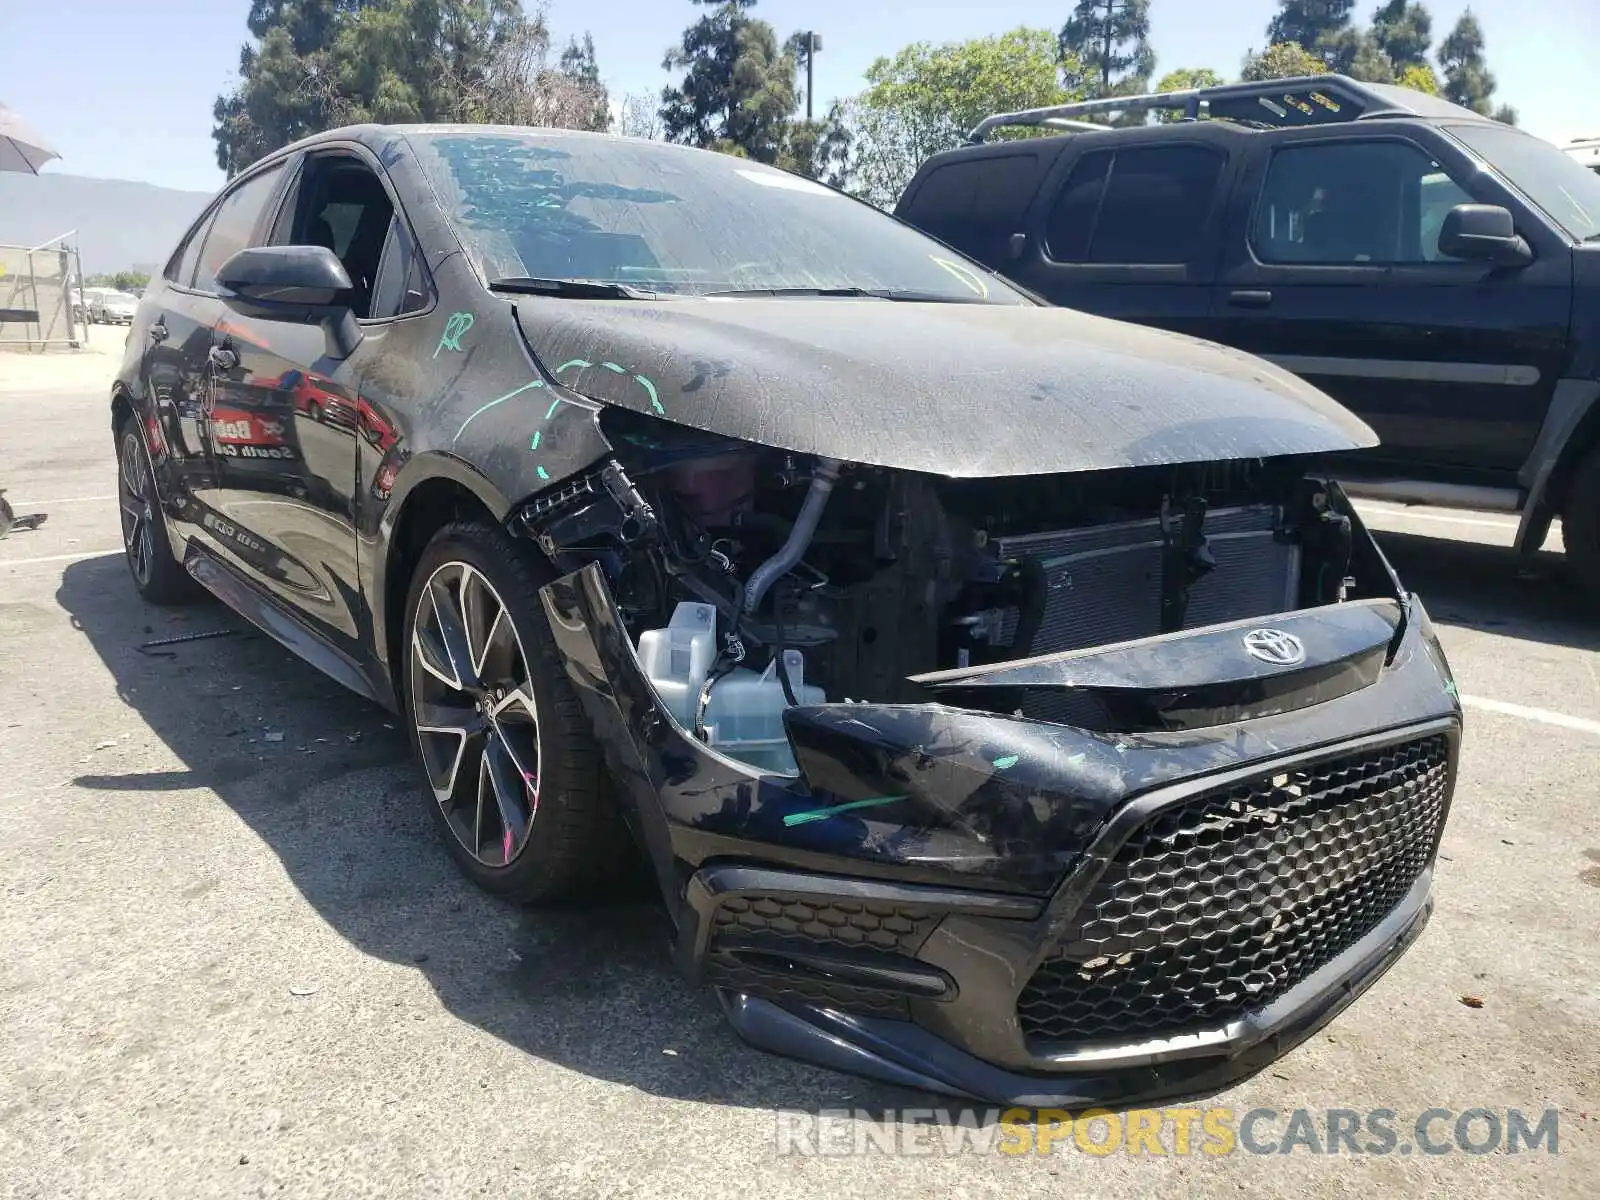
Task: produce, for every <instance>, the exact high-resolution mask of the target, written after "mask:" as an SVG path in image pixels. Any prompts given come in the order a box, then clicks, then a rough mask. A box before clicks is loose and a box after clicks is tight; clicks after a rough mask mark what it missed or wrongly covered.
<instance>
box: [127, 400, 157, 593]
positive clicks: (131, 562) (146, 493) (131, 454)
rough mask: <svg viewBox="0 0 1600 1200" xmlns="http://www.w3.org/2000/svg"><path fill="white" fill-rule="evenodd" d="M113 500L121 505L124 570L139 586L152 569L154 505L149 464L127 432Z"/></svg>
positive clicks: (146, 581) (134, 435)
mask: <svg viewBox="0 0 1600 1200" xmlns="http://www.w3.org/2000/svg"><path fill="white" fill-rule="evenodd" d="M117 485H118V486H117V493H118V495H117V499H118V501H119V502H120V503H121V505H122V548H123V550H124V551H125V552H126V553H127V555H128V569H129V570H131V571H132V572H133V577H134V579H136V580H137V581H138V583H139V586H141V587H146V586H148V585H149V583H150V573H151V571H152V570H154V568H155V554H156V543H155V516H156V514H155V506H154V504H153V503H152V501H151V497H152V496H153V495H154V489H153V487H152V486H151V478H150V465H149V462H148V461H147V459H146V458H145V453H144V447H143V446H141V445H140V444H139V435H138V434H137V433H135V432H132V431H129V432H128V433H127V434H125V435H124V436H123V439H122V453H121V455H119V456H118V464H117Z"/></svg>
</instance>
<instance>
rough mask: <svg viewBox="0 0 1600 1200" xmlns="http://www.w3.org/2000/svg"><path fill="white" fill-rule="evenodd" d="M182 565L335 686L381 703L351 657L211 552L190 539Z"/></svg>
mask: <svg viewBox="0 0 1600 1200" xmlns="http://www.w3.org/2000/svg"><path fill="white" fill-rule="evenodd" d="M183 567H184V570H186V571H188V572H189V574H190V575H192V576H194V578H195V579H196V580H197V581H199V583H200V585H201V586H202V587H204V588H205V589H206V590H207V591H208V592H210V593H211V594H212V595H214V596H216V598H217V599H218V600H221V601H222V602H223V603H224V604H226V605H227V606H228V607H229V608H231V609H233V611H234V612H236V613H238V614H239V615H240V616H242V617H243V618H244V619H245V620H247V621H249V622H250V623H251V624H252V625H254V626H255V627H256V628H257V629H260V630H261V631H262V632H263V633H265V634H267V635H268V636H269V637H271V638H272V639H273V640H275V641H277V642H279V643H280V644H281V645H283V646H284V647H286V648H287V649H289V650H291V651H293V652H294V653H295V654H297V655H299V656H300V657H301V658H302V659H304V660H305V661H306V662H308V663H310V664H311V665H312V666H313V667H315V668H317V670H319V671H321V672H322V673H323V674H324V675H326V676H328V677H329V678H330V679H332V680H333V681H334V682H336V683H340V684H343V685H344V686H345V687H347V688H349V689H350V690H351V691H352V692H354V693H355V694H356V695H358V696H360V697H362V698H363V699H366V700H371V701H372V702H373V703H374V704H380V705H381V704H384V701H383V700H381V699H380V698H379V692H378V690H377V689H376V688H375V687H374V686H373V683H372V681H371V680H370V679H369V678H368V677H367V674H366V672H365V671H363V670H362V669H361V667H360V666H359V665H358V664H357V663H356V662H355V661H354V660H353V659H352V658H350V656H349V655H347V654H345V653H344V652H343V651H341V650H339V649H337V648H335V647H334V646H331V645H329V644H328V643H327V642H326V641H325V640H323V639H322V638H321V637H318V636H317V635H316V634H315V633H312V632H311V630H309V629H307V628H306V627H305V626H304V625H302V624H301V623H300V622H299V621H298V620H296V619H295V618H294V616H292V615H291V614H290V613H288V612H286V611H285V610H284V609H283V607H282V606H281V605H279V604H278V603H277V601H275V600H273V599H272V598H271V597H269V596H267V595H266V594H265V593H264V592H262V591H261V589H260V588H258V587H256V585H255V584H253V583H251V582H250V581H249V580H248V579H245V578H244V577H243V576H242V575H240V574H239V573H238V572H237V571H235V570H234V569H233V568H232V567H230V566H229V565H228V564H227V563H226V562H224V561H223V560H222V559H220V558H218V557H217V556H216V555H214V554H212V553H211V552H210V551H209V550H208V549H207V548H206V547H205V546H204V545H203V544H202V543H201V542H200V540H199V539H198V538H190V539H189V548H188V551H187V553H185V555H184V558H183ZM385 707H389V706H388V705H385Z"/></svg>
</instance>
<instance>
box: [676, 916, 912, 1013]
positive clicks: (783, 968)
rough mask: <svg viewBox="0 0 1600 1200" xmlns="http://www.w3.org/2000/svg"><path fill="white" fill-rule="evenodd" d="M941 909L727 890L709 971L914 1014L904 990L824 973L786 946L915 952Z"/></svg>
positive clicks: (740, 985)
mask: <svg viewBox="0 0 1600 1200" xmlns="http://www.w3.org/2000/svg"><path fill="white" fill-rule="evenodd" d="M942 915H943V914H941V913H937V912H923V911H920V910H917V909H911V908H905V907H902V906H900V905H896V904H886V903H882V902H879V901H855V900H845V899H837V900H824V899H811V900H796V899H793V898H791V897H787V896H768V895H753V894H745V895H738V896H729V897H728V898H727V899H726V900H724V901H723V902H722V903H721V904H719V905H718V906H717V910H716V914H715V916H714V918H713V921H712V933H711V942H710V945H709V946H708V947H707V950H706V959H705V965H704V972H705V978H706V980H707V981H708V982H710V983H712V984H714V985H715V986H717V987H725V988H729V989H731V990H733V991H736V992H744V993H746V994H748V995H752V996H761V997H764V998H766V999H769V1000H778V1001H785V1000H802V1001H806V1002H808V1003H811V1004H816V1005H821V1006H822V1007H825V1008H837V1009H841V1010H843V1011H845V1012H853V1013H861V1014H865V1015H868V1016H880V1017H898V1018H901V1019H904V1018H906V1017H907V1016H908V1013H907V1011H906V1001H905V997H904V996H902V995H898V994H891V993H887V992H882V991H878V990H876V989H873V988H868V987H862V986H858V985H853V984H849V983H843V982H840V981H838V980H834V979H827V978H819V977H818V976H817V975H815V974H814V973H811V972H810V971H808V970H807V969H805V968H796V967H793V966H791V965H788V964H787V963H786V962H785V959H784V956H785V953H786V952H793V953H797V954H810V955H821V956H823V957H826V956H828V955H830V954H832V955H839V954H844V955H850V954H856V953H860V952H862V951H877V952H879V953H880V954H884V955H891V954H892V955H903V956H905V957H906V958H913V957H915V956H916V953H917V951H918V950H919V949H920V948H921V947H922V943H923V942H924V941H926V940H927V937H928V934H930V933H932V932H933V927H934V926H935V925H937V924H938V923H939V920H940V917H941V916H942Z"/></svg>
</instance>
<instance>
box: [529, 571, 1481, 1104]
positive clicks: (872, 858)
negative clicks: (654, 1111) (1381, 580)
mask: <svg viewBox="0 0 1600 1200" xmlns="http://www.w3.org/2000/svg"><path fill="white" fill-rule="evenodd" d="M543 599H544V602H545V608H546V613H547V616H548V617H549V619H550V625H551V629H552V631H553V633H554V635H555V637H556V640H557V644H558V646H559V648H560V650H561V652H562V654H563V656H564V658H565V660H566V665H567V670H568V674H569V677H570V679H571V680H572V682H573V683H574V685H575V687H576V688H577V691H578V693H579V695H580V696H581V698H582V699H583V702H584V704H585V707H586V710H587V712H588V713H589V716H590V718H591V720H592V722H593V724H594V727H595V732H596V735H597V737H598V738H599V740H600V741H601V743H602V745H603V746H604V747H605V749H606V752H607V757H608V762H609V765H610V767H611V770H612V773H613V775H614V777H615V778H616V780H617V781H618V783H619V784H620V785H621V790H622V791H623V793H624V809H625V813H626V815H627V816H628V818H629V821H630V824H632V826H633V828H634V830H635V832H636V834H637V835H638V837H639V838H640V841H641V843H642V844H643V846H644V847H645V849H646V851H647V853H648V856H649V859H650V861H651V864H652V866H653V868H654V870H655V872H656V875H657V879H658V882H659V883H660V886H661V889H662V893H663V895H664V896H665V897H666V898H667V901H668V905H669V908H670V909H671V910H672V911H673V913H674V916H675V918H676V920H677V923H678V941H677V953H678V956H679V960H680V965H681V966H682V968H683V969H684V970H685V972H686V973H687V974H688V975H689V976H690V977H691V978H694V979H697V980H701V981H704V982H707V983H710V984H712V985H714V986H715V987H717V988H718V990H719V993H720V994H721V995H722V997H723V1000H724V1004H725V1007H726V1009H727V1011H728V1014H729V1016H730V1019H731V1020H732V1021H733V1023H734V1025H735V1027H736V1028H737V1029H738V1030H739V1032H740V1033H741V1035H742V1036H744V1037H745V1038H746V1039H747V1040H749V1041H751V1042H753V1043H754V1044H757V1045H760V1046H762V1047H765V1048H767V1049H770V1050H774V1051H777V1052H779V1053H785V1054H790V1055H794V1056H796V1057H801V1058H805V1059H808V1060H811V1061H816V1062H819V1063H823V1064H826V1065H830V1066H834V1067H837V1068H840V1069H843V1070H849V1071H854V1072H857V1073H861V1074H866V1075H871V1076H874V1077H877V1078H881V1079H885V1080H889V1081H891V1082H895V1083H899V1084H904V1085H908V1086H914V1087H921V1088H929V1089H933V1090H938V1091H943V1092H948V1093H951V1094H955V1095H960V1096H965V1097H970V1098H975V1099H980V1100H985V1101H991V1102H999V1103H1006V1104H1018V1105H1040V1106H1046V1105H1048V1106H1052V1107H1075V1106H1081V1105H1086V1104H1098V1103H1105V1104H1109V1103H1128V1102H1131V1101H1134V1100H1156V1099H1162V1098H1170V1097H1176V1096H1182V1095H1197V1094H1201V1093H1205V1092H1212V1091H1216V1090H1218V1089H1220V1088H1222V1087H1226V1086H1228V1085H1229V1084H1231V1083H1233V1082H1236V1081H1237V1080H1239V1079H1241V1078H1244V1077H1246V1076H1248V1075H1250V1074H1252V1073H1254V1072H1255V1071H1257V1070H1259V1069H1260V1068H1261V1067H1262V1066H1264V1065H1266V1064H1267V1063H1269V1062H1271V1061H1272V1060H1273V1059H1275V1058H1276V1057H1278V1056H1279V1055H1281V1054H1283V1053H1284V1052H1285V1051H1287V1050H1288V1049H1289V1048H1290V1047H1292V1046H1293V1045H1295V1044H1297V1043H1298V1042H1299V1041H1300V1040H1302V1039H1303V1038H1305V1037H1306V1036H1308V1035H1309V1034H1310V1033H1312V1032H1314V1031H1315V1029H1316V1028H1318V1027H1319V1026H1320V1025H1322V1024H1324V1023H1325V1022H1326V1021H1328V1020H1330V1019H1331V1018H1332V1017H1333V1016H1334V1015H1335V1014H1336V1013H1337V1012H1338V1011H1340V1009H1342V1008H1343V1007H1344V1006H1345V1005H1347V1004H1348V1003H1350V1002H1351V1000H1352V999H1354V997H1355V996H1356V995H1358V994H1359V993H1360V992H1361V991H1362V990H1363V989H1364V988H1365V987H1367V986H1368V985H1369V984H1370V983H1371V982H1372V981H1373V980H1374V979H1376V978H1377V976H1378V975H1380V974H1381V973H1382V972H1383V971H1384V970H1385V969H1386V968H1387V967H1388V966H1389V965H1390V964H1391V963H1392V962H1393V961H1394V960H1395V959H1396V958H1397V957H1398V956H1399V955H1400V954H1401V953H1402V952H1403V951H1404V950H1405V948H1406V947H1407V946H1408V945H1409V944H1410V943H1411V941H1412V940H1413V939H1414V938H1415V937H1416V936H1417V934H1418V933H1419V932H1420V930H1421V929H1422V927H1423V925H1424V924H1425V923H1426V920H1427V918H1428V914H1429V912H1430V908H1431V902H1430V899H1429V893H1430V886H1431V879H1432V864H1433V861H1434V858H1435V855H1436V852H1437V846H1438V839H1439V836H1440V833H1441V831H1442V829H1443V825H1444V820H1445V817H1446V814H1447V810H1448V803H1449V797H1450V794H1451V792H1452V791H1453V787H1454V778H1455V763H1456V757H1457V747H1458V742H1459V730H1460V708H1459V705H1458V703H1457V701H1456V698H1455V695H1454V689H1453V685H1452V684H1451V683H1450V680H1449V675H1448V667H1447V666H1446V665H1445V662H1444V659H1443V656H1442V654H1441V653H1440V652H1439V649H1438V646H1437V642H1436V641H1435V640H1434V639H1433V637H1432V633H1431V629H1430V628H1429V626H1428V622H1427V618H1426V614H1425V613H1424V612H1423V610H1422V608H1421V605H1420V604H1418V603H1416V602H1415V601H1414V600H1413V601H1412V602H1411V603H1410V604H1409V606H1408V611H1407V616H1408V619H1407V620H1406V621H1405V623H1404V627H1403V629H1402V630H1401V631H1400V632H1399V633H1398V634H1397V636H1396V641H1395V644H1394V645H1393V647H1392V648H1391V651H1390V652H1389V654H1388V655H1387V661H1386V662H1385V663H1384V665H1383V667H1382V669H1381V671H1378V672H1377V673H1376V677H1375V678H1374V679H1373V681H1372V682H1371V683H1370V684H1367V685H1366V686H1361V687H1359V688H1357V689H1355V690H1351V691H1347V692H1344V693H1343V694H1337V695H1334V696H1333V698H1331V699H1320V698H1319V699H1317V700H1316V701H1315V702H1308V703H1307V704H1306V705H1305V706H1304V707H1299V708H1296V709H1294V710H1293V711H1288V712H1276V713H1274V714H1273V715H1270V716H1262V717H1259V718H1255V719H1247V720H1239V721H1234V722H1231V723H1226V724H1218V725H1216V726H1214V727H1209V728H1183V729H1178V730H1166V731H1160V732H1144V733H1123V734H1107V733H1093V732H1090V731H1087V730H1083V729H1077V728H1073V727H1069V726H1062V725H1050V724H1044V723H1040V722H1034V721H1028V720H1022V719H1018V718H1012V717H1002V716H997V715H994V714H992V713H986V712H971V711H965V710H961V709H956V708H951V707H948V706H944V705H920V706H882V705H849V706H842V705H836V706H825V707H823V708H818V709H811V710H804V712H800V711H797V713H796V716H797V720H796V721H795V722H792V723H791V738H792V740H794V741H795V744H796V750H797V754H798V757H799V759H800V761H801V764H802V769H803V771H804V772H805V775H804V776H803V777H802V778H801V779H795V780H790V779H782V778H776V777H772V776H762V775H760V774H759V773H757V772H755V771H753V770H751V769H749V768H747V767H745V766H743V765H742V764H739V763H735V762H733V761H732V760H729V759H726V758H724V757H722V756H721V755H718V754H716V753H715V752H714V751H711V750H710V749H709V748H707V747H706V746H704V745H702V744H701V743H699V742H697V741H695V740H694V739H693V738H692V737H690V736H689V735H688V734H687V733H685V731H683V730H682V729H681V728H679V727H678V726H677V725H676V724H675V723H674V722H673V721H672V719H671V718H670V716H668V715H667V714H665V713H664V712H663V711H662V710H661V709H660V707H659V706H658V705H657V703H656V701H655V697H654V693H653V691H652V690H651V689H650V686H649V684H648V681H647V680H645V678H644V676H643V673H642V671H641V670H640V667H639V663H638V659H637V657H636V656H635V654H634V652H633V648H632V645H631V642H630V640H629V639H628V637H627V634H626V631H625V630H623V628H622V626H621V624H620V621H619V619H618V617H617V614H616V610H615V607H614V605H613V604H612V603H611V600H610V596H609V593H608V590H607V588H606V586H605V582H604V579H603V577H602V576H601V575H600V574H599V572H598V570H597V569H595V568H586V569H585V570H583V571H580V572H577V573H575V574H573V575H570V576H567V577H565V578H564V579H561V580H558V581H556V582H555V583H553V584H551V585H550V586H548V587H547V588H545V589H544V592H543ZM1180 653H1181V648H1180ZM811 717H815V718H816V719H815V720H812V719H810V718H811ZM852 726H854V727H858V731H857V732H856V733H854V734H851V733H849V728H850V727H852ZM808 738H809V739H810V740H809V741H807V739H808ZM852 739H853V740H852ZM822 748H826V750H827V754H826V755H822V754H821V753H820V750H821V749H822ZM863 797H865V799H864V798H863ZM840 801H842V803H840ZM1179 816H1181V818H1182V819H1181V820H1180V819H1179ZM1163 822H1165V824H1163ZM1174 822H1176V824H1175V823H1174ZM1185 822H1187V824H1185ZM1162 839H1167V840H1166V841H1163V840H1162ZM1174 839H1175V840H1174ZM1230 839H1231V840H1230ZM1224 860H1226V861H1224ZM1152 864H1153V865H1152ZM1141 872H1142V873H1141ZM1147 878H1148V879H1149V880H1150V882H1149V884H1148V886H1147V885H1146V882H1145V881H1146V879H1147ZM1147 899H1148V900H1149V901H1150V903H1148V904H1146V903H1145V901H1146V900H1147Z"/></svg>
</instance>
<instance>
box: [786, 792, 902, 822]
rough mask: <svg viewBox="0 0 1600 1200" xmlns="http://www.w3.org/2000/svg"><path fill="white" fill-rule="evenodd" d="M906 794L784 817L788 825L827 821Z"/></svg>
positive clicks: (878, 797)
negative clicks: (856, 809)
mask: <svg viewBox="0 0 1600 1200" xmlns="http://www.w3.org/2000/svg"><path fill="white" fill-rule="evenodd" d="M904 799H905V797H904V796H875V797H874V798H873V799H871V800H852V801H850V803H848V804H835V805H834V806H833V807H832V808H818V809H813V810H812V811H811V812H799V813H790V814H789V815H788V816H786V817H784V819H783V823H784V824H785V825H788V826H795V825H805V824H807V823H808V822H811V821H826V820H827V819H828V818H829V817H831V816H835V815H836V814H838V813H842V812H849V811H850V810H851V809H855V808H875V807H876V806H878V805H880V804H893V803H894V802H895V801H896V800H904Z"/></svg>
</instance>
